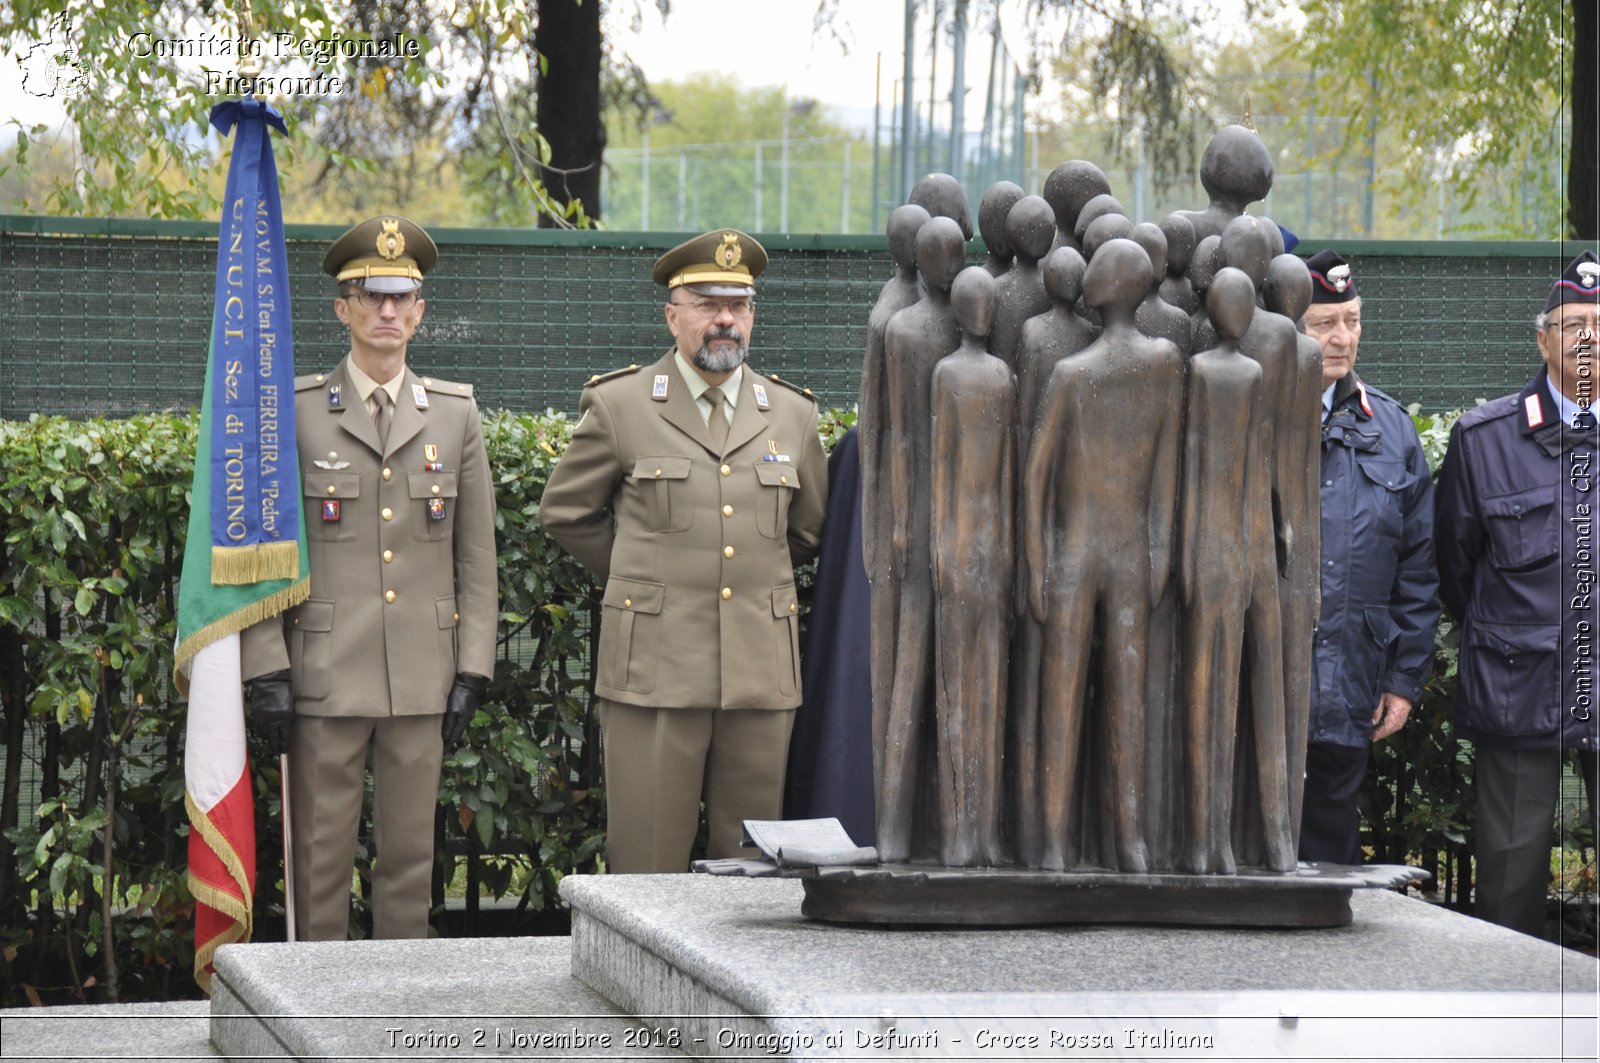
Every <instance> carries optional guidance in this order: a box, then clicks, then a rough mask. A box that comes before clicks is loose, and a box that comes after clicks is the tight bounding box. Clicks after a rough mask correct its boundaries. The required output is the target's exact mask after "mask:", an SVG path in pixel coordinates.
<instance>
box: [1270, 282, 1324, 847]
mask: <svg viewBox="0 0 1600 1063" xmlns="http://www.w3.org/2000/svg"><path fill="white" fill-rule="evenodd" d="M1262 294H1263V296H1264V297H1265V302H1266V308H1267V309H1268V310H1271V311H1273V312H1274V313H1278V314H1282V315H1283V316H1284V317H1285V318H1286V319H1287V320H1290V321H1299V320H1300V318H1302V317H1303V316H1305V312H1306V308H1307V307H1309V306H1310V305H1311V274H1310V272H1309V271H1308V270H1307V269H1306V264H1305V262H1304V261H1303V260H1301V259H1300V258H1297V257H1296V256H1294V255H1279V256H1277V257H1276V258H1274V259H1273V260H1272V262H1271V264H1270V265H1269V266H1268V267H1267V283H1266V287H1265V288H1264V289H1263V290H1262ZM1294 340H1295V369H1294V377H1295V385H1294V389H1293V395H1292V400H1291V404H1290V409H1289V412H1288V414H1287V415H1286V416H1285V417H1284V418H1283V420H1282V422H1281V423H1280V425H1279V450H1278V454H1279V459H1278V460H1279V476H1280V490H1281V491H1282V492H1283V506H1284V509H1285V510H1286V511H1287V512H1288V513H1289V515H1290V517H1291V519H1292V521H1293V525H1294V529H1295V531H1294V540H1295V541H1294V550H1293V551H1292V552H1291V553H1290V555H1289V558H1288V568H1287V572H1286V573H1285V577H1284V580H1283V584H1282V589H1283V593H1282V601H1283V683H1284V705H1285V710H1284V720H1285V724H1284V743H1285V746H1286V749H1287V764H1288V768H1287V774H1288V782H1289V823H1290V825H1291V826H1292V827H1293V828H1294V831H1295V834H1296V838H1295V843H1296V844H1295V848H1296V851H1298V849H1299V838H1298V834H1299V829H1300V800H1301V797H1302V793H1301V786H1300V780H1301V779H1303V778H1304V777H1305V769H1306V730H1307V727H1308V726H1309V720H1308V713H1309V712H1310V708H1311V677H1312V671H1313V668H1314V665H1313V663H1312V655H1313V654H1312V651H1313V646H1312V633H1313V632H1314V631H1315V630H1316V627H1317V617H1318V615H1319V614H1320V612H1321V599H1322V576H1321V573H1320V571H1319V570H1318V566H1319V565H1320V564H1321V562H1322V542H1321V539H1322V517H1321V513H1322V493H1321V487H1320V485H1319V484H1318V482H1317V481H1318V479H1319V478H1320V472H1321V468H1322V456H1321V444H1322V432H1321V415H1322V345H1321V344H1320V343H1318V342H1317V341H1316V340H1314V339H1312V338H1311V337H1310V336H1307V335H1306V334H1305V333H1303V332H1300V331H1299V330H1298V329H1296V330H1295V332H1294Z"/></svg>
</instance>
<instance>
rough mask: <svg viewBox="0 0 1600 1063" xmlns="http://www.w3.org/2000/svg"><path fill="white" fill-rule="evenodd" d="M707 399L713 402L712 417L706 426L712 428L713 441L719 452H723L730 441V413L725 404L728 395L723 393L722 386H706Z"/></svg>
mask: <svg viewBox="0 0 1600 1063" xmlns="http://www.w3.org/2000/svg"><path fill="white" fill-rule="evenodd" d="M705 394H706V401H707V402H709V403H711V417H710V418H709V419H708V420H707V421H706V427H707V428H709V429H711V442H713V443H715V444H716V446H717V453H718V454H720V453H722V448H723V447H725V446H726V445H727V443H728V414H727V411H726V410H725V409H724V404H725V403H726V402H727V401H728V397H727V396H726V395H724V394H723V393H722V389H721V388H706V392H705Z"/></svg>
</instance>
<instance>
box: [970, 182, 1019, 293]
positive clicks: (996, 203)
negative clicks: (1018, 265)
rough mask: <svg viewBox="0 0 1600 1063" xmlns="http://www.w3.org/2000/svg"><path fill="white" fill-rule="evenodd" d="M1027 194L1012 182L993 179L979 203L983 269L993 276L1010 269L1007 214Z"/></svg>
mask: <svg viewBox="0 0 1600 1063" xmlns="http://www.w3.org/2000/svg"><path fill="white" fill-rule="evenodd" d="M1027 194H1028V193H1026V192H1024V191H1023V190H1022V186H1021V185H1019V184H1017V183H1016V182H1015V181H996V182H995V183H994V184H992V185H990V186H989V188H988V191H986V192H984V194H983V199H982V200H980V201H979V202H978V235H979V236H981V237H983V246H984V247H985V248H986V249H987V250H988V252H989V257H988V258H987V259H985V260H984V263H983V268H984V269H986V270H988V271H989V272H990V274H992V275H993V276H996V277H1000V276H1003V275H1004V274H1005V272H1006V270H1008V269H1010V268H1011V260H1012V258H1013V257H1015V256H1014V255H1013V253H1012V250H1011V240H1010V238H1009V237H1008V236H1006V215H1008V214H1010V213H1011V208H1012V207H1014V206H1016V203H1017V200H1019V199H1021V198H1022V197H1023V196H1025V195H1027Z"/></svg>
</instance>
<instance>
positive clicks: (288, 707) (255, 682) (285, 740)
mask: <svg viewBox="0 0 1600 1063" xmlns="http://www.w3.org/2000/svg"><path fill="white" fill-rule="evenodd" d="M244 687H245V690H247V691H249V693H250V720H251V722H253V723H254V724H255V727H256V732H257V733H258V734H260V735H261V737H262V738H265V739H266V740H267V748H269V749H271V750H272V753H273V755H274V756H282V755H283V754H285V753H287V752H289V729H290V728H291V727H292V726H293V725H294V692H293V691H292V690H290V688H289V672H288V670H287V669H285V670H284V671H281V672H268V673H267V674H266V675H258V676H256V677H255V678H254V679H252V680H250V681H249V682H247V683H245V685H244Z"/></svg>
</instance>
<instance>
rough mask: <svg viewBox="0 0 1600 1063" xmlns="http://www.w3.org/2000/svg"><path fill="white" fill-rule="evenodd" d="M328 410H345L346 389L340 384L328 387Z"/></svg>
mask: <svg viewBox="0 0 1600 1063" xmlns="http://www.w3.org/2000/svg"><path fill="white" fill-rule="evenodd" d="M328 409H330V410H342V409H344V388H343V387H341V386H340V385H338V384H330V385H328Z"/></svg>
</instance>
